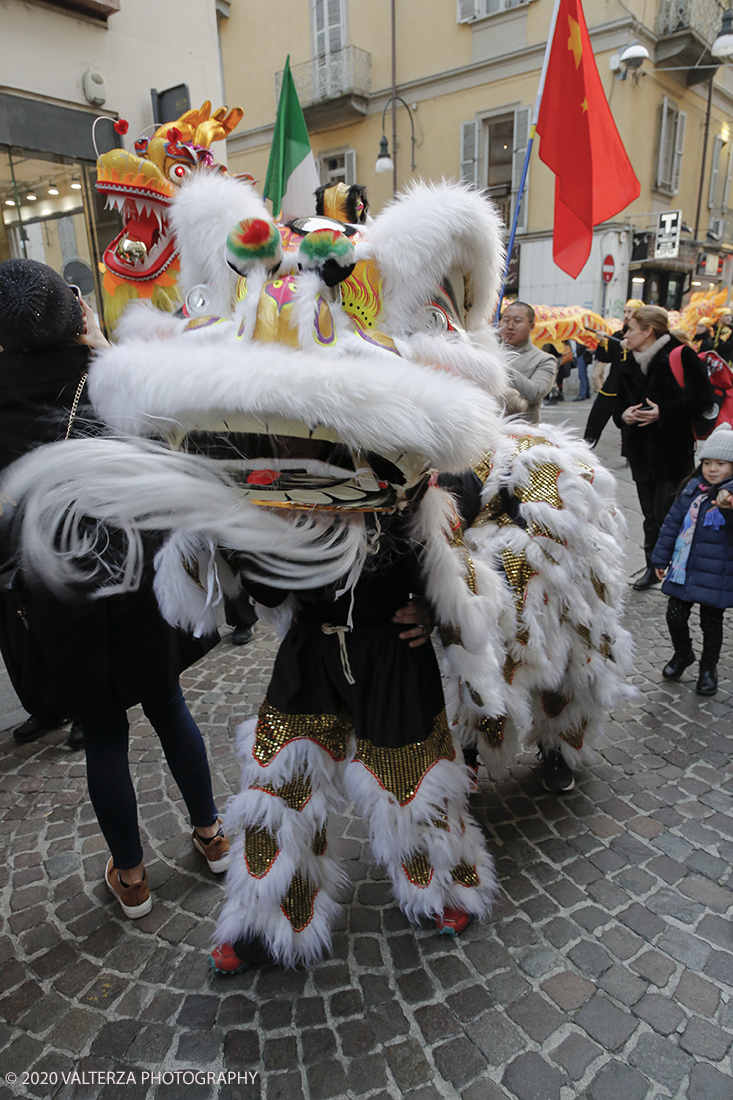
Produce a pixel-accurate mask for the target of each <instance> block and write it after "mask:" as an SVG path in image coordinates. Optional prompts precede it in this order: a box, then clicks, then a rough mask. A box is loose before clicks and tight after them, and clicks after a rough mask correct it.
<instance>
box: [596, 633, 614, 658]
mask: <svg viewBox="0 0 733 1100" xmlns="http://www.w3.org/2000/svg"><path fill="white" fill-rule="evenodd" d="M612 646H613V638H610V637H609V636H608V634H603V635H601V644H600V645H599V647H598V652H599V653H600V655H601V656H602V657H605V658H606V660H607V661H613V662H614V664H615V661H616V658H615V657H614V655H613V649H612Z"/></svg>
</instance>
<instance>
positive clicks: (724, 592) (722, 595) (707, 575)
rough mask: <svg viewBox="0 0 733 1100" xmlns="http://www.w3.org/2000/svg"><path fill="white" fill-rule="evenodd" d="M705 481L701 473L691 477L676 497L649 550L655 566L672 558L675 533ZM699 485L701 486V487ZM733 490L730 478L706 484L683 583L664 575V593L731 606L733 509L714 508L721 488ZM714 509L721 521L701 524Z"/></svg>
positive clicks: (689, 601) (716, 605) (667, 562)
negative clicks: (719, 483)
mask: <svg viewBox="0 0 733 1100" xmlns="http://www.w3.org/2000/svg"><path fill="white" fill-rule="evenodd" d="M706 486H707V482H706V481H704V480H703V478H702V477H700V476H697V477H692V478H690V480H689V481H688V483H687V485H685V487H684V489H683V490H682V492H681V493H680V495H679V496H678V497H677V500H676V501H675V502H674V504H673V505H672V507H671V508H670V510H669V512H668V513H667V518H666V519H665V521H664V523H663V525H662V530H661V531H660V532H659V538H658V539H657V545H656V546H655V547H654V552H653V554H652V564H653V565H654V566H655V568H658V569H666V568H667V566H668V565H669V564H670V562H671V561H672V554H673V553H674V547H675V543H676V541H677V536H678V535H679V533H680V528H681V527H682V524H683V522H684V519H685V516H686V515H687V513H688V511H689V510H690V505H691V504H692V502H693V501H694V499H695V497H696V496H699V494H700V493H701V492H704V489H705V487H706ZM701 487H702V488H701ZM723 488H725V489H727V490H728V491H729V492H733V483H732V482H730V481H727V482H725V484H724V485H723V484H721V485H713V486H710V488H709V493H708V496H707V498H706V499H705V500H703V501H702V503H701V504H700V511H699V513H698V517H697V523H696V524H695V533H694V535H693V537H692V543H691V545H690V552H689V556H688V558H687V564H686V566H685V573H686V576H685V583H684V584H674V583H673V582H672V581H671V580H670V579H669V577H667V578H666V579H665V581H664V584H663V585H662V592H664V594H665V595H666V596H676V597H677V599H678V600H686V601H687V602H688V603H706V604H711V605H712V606H713V607H722V608H724V607H733V511H731V509H727V508H717V506H716V504H715V498H716V497H717V495H718V493H719V492H720V490H721V489H723ZM713 509H715V511H717V512H718V515H719V516H720V517H721V518H722V520H723V522H722V523H720V522H719V521H718V522H717V523H710V524H709V525H708V526H705V517H706V516H707V515H708V514H709V513H710V512H712V511H713Z"/></svg>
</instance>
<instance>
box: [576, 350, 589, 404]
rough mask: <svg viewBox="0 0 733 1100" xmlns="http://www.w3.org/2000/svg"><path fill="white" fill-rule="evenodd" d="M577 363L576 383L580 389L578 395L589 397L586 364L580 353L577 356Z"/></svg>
mask: <svg viewBox="0 0 733 1100" xmlns="http://www.w3.org/2000/svg"><path fill="white" fill-rule="evenodd" d="M577 364H578V383H579V385H580V389H579V391H578V397H590V383H589V381H588V364H587V363H586V361H585V359H584V358H583V356H582V355H579V356H578V358H577Z"/></svg>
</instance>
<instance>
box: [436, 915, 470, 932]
mask: <svg viewBox="0 0 733 1100" xmlns="http://www.w3.org/2000/svg"><path fill="white" fill-rule="evenodd" d="M470 923H471V914H470V913H464V912H463V910H462V909H444V910H443V912H442V914H441V915H440V916H439V917H436V918H435V926H436V928H437V929H438V931H439V932H440V934H441V936H459V935H460V934H461V932H465V931H466V929H467V928H468V926H469V924H470Z"/></svg>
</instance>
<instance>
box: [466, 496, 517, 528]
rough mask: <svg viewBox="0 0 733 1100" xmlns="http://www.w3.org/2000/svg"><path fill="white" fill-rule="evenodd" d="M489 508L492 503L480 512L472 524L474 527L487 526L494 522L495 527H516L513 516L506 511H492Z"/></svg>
mask: <svg viewBox="0 0 733 1100" xmlns="http://www.w3.org/2000/svg"><path fill="white" fill-rule="evenodd" d="M494 499H496V498H494ZM489 508H490V505H489V506H488V507H486V508H483V509H482V510H481V511H480V512H479V514H478V515H477V516H476V519H475V520H474V521H473V523H472V524H471V527H472V528H473V527H485V526H486V525H487V523H493V524H494V526H495V527H516V524H515V522H514V520H513V519H512V517H511V516H508V515H507V514H506V512H492V511H490V510H489Z"/></svg>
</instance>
